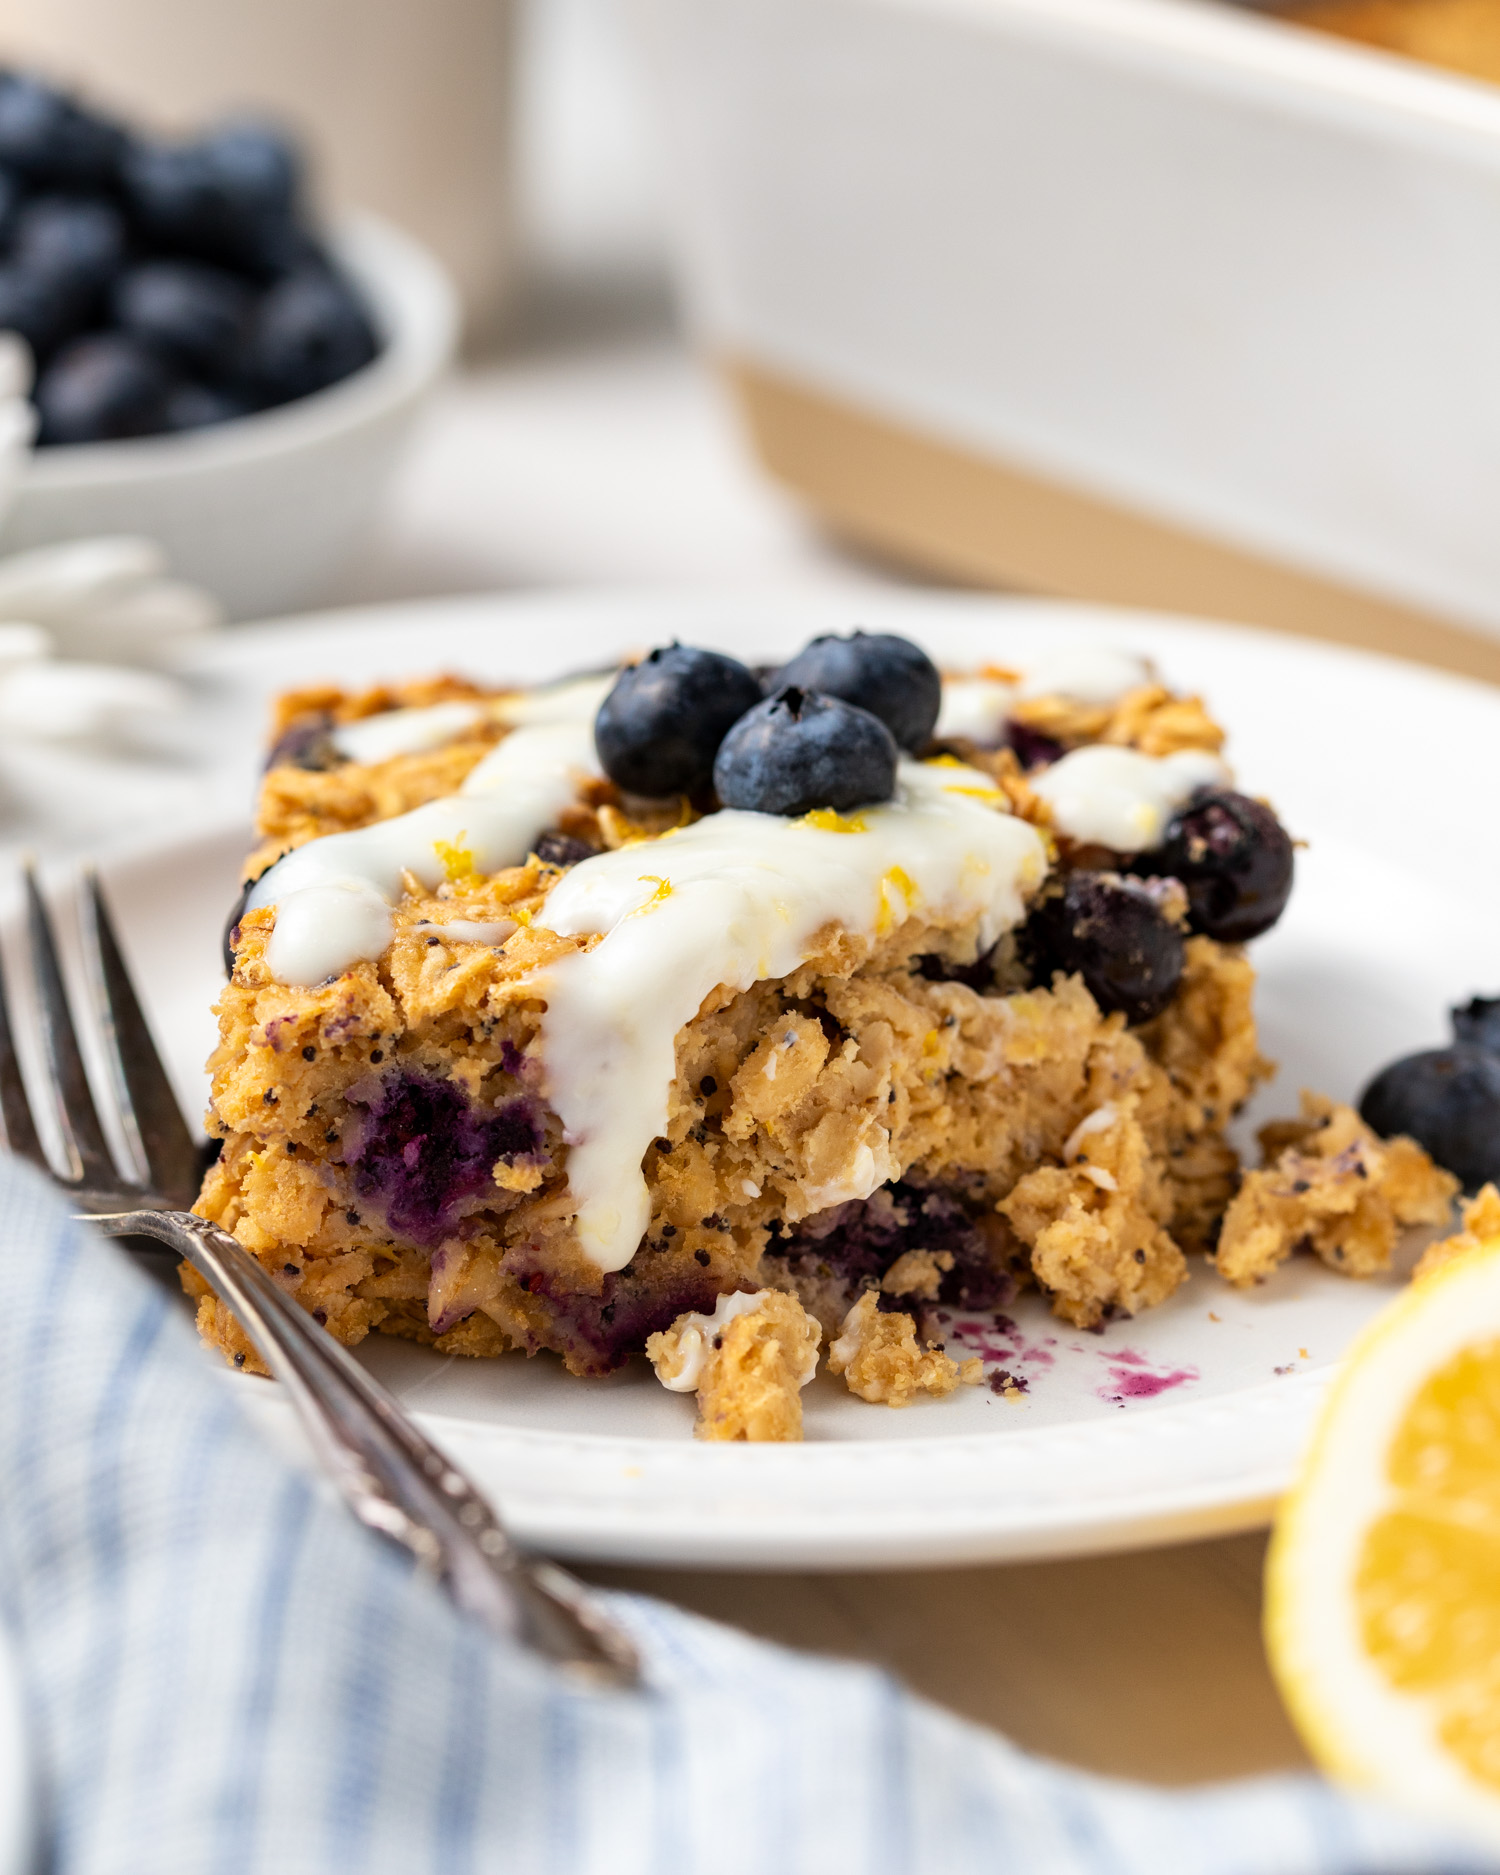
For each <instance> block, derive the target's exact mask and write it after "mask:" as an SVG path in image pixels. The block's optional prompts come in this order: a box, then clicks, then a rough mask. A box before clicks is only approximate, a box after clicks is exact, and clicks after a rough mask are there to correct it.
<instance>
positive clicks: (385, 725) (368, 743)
mask: <svg viewBox="0 0 1500 1875" xmlns="http://www.w3.org/2000/svg"><path fill="white" fill-rule="evenodd" d="M488 713H489V712H488V710H487V709H486V707H485V705H484V704H483V703H478V702H472V703H471V702H468V701H462V702H453V703H432V704H428V705H427V706H426V707H425V708H423V709H417V710H382V711H381V713H380V714H379V715H378V716H362V717H360V719H359V721H358V722H354V723H340V724H339V726H338V727H337V728H336V729H334V730H333V731H331V732H330V734H329V737H328V740H329V741H330V742H331V743H332V744H333V746H334V748H336V749H337V750H338V752H339V754H340V755H342V756H345V757H346V758H347V759H348V760H349V761H351V762H388V761H389V760H390V759H391V757H392V756H393V755H422V754H425V753H426V751H427V750H428V749H440V748H441V747H442V746H443V744H444V743H445V742H452V741H453V740H454V739H455V738H456V737H458V736H461V735H462V734H463V733H464V731H465V730H466V729H473V728H476V727H477V726H478V725H479V724H480V723H482V722H483V721H484V720H485V717H486V716H487V715H488Z"/></svg>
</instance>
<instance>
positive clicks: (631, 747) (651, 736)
mask: <svg viewBox="0 0 1500 1875" xmlns="http://www.w3.org/2000/svg"><path fill="white" fill-rule="evenodd" d="M759 701H760V685H759V684H758V683H757V682H756V680H755V678H754V676H753V675H752V674H751V672H749V671H748V670H746V668H745V666H744V665H743V664H741V663H740V662H739V661H738V659H736V658H731V657H725V656H724V654H723V653H722V652H720V651H704V650H701V649H700V648H699V647H698V646H696V645H681V644H670V645H659V646H658V647H657V648H656V650H654V651H652V652H650V653H648V654H647V656H645V657H644V658H642V659H641V661H640V663H639V664H631V665H628V666H627V667H626V668H625V669H624V670H623V671H621V672H620V675H619V677H618V678H617V679H616V680H615V686H614V688H613V689H612V690H611V691H610V693H609V695H608V696H607V697H606V698H605V699H604V702H603V703H602V704H601V705H600V708H599V714H598V715H597V716H596V717H595V719H594V746H595V748H596V750H597V751H598V755H599V761H600V764H601V766H602V767H603V769H604V772H605V774H606V775H608V776H609V778H610V780H611V781H612V782H614V783H615V785H616V787H620V788H624V789H625V791H626V792H627V793H629V794H643V795H648V796H652V797H656V798H661V797H663V796H666V795H671V794H692V793H694V792H695V791H696V790H697V789H699V788H701V787H703V786H704V785H705V784H706V783H707V781H708V779H709V777H710V776H711V775H712V773H713V767H714V757H715V756H716V755H717V754H718V751H719V744H720V743H721V742H722V741H723V739H724V736H725V733H726V731H727V730H728V729H729V728H730V726H731V724H733V723H734V722H736V721H737V720H738V719H739V718H740V717H741V716H743V715H744V713H745V711H746V710H748V709H750V708H751V707H752V706H753V705H754V704H756V703H758V702H759Z"/></svg>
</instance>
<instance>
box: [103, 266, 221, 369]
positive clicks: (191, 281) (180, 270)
mask: <svg viewBox="0 0 1500 1875" xmlns="http://www.w3.org/2000/svg"><path fill="white" fill-rule="evenodd" d="M252 298H253V296H252V294H251V291H250V288H249V287H247V286H246V285H245V283H244V281H243V280H239V279H237V278H236V277H235V276H234V275H233V274H232V273H226V272H225V271H224V269H223V268H220V267H210V266H208V265H206V264H205V263H204V262H202V261H191V260H151V261H146V262H144V263H143V264H142V265H141V266H139V267H132V268H130V269H129V270H128V271H127V272H126V273H124V274H122V275H121V276H120V279H119V280H118V281H117V282H116V285H115V291H114V298H113V307H114V316H115V324H116V325H117V326H118V327H119V329H120V330H121V331H122V332H130V333H133V334H134V335H135V337H136V338H138V339H142V340H144V341H145V343H147V344H148V345H151V346H153V347H154V348H155V349H156V350H157V351H160V352H161V353H162V354H163V355H164V356H166V357H167V358H170V359H172V360H173V361H175V362H176V363H178V364H180V365H181V366H182V367H183V368H184V369H185V370H187V371H193V372H201V373H203V374H204V375H206V376H207V377H210V378H221V379H222V378H229V377H232V376H233V375H234V374H235V373H236V372H237V371H238V370H239V369H240V367H241V365H242V364H243V361H244V349H245V335H246V331H247V329H248V325H249V319H250V311H251V304H252Z"/></svg>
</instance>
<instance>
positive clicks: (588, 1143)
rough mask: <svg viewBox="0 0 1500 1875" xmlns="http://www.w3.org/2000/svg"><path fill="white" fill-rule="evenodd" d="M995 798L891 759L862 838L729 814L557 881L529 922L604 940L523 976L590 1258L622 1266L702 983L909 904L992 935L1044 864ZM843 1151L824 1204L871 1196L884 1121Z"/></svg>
mask: <svg viewBox="0 0 1500 1875" xmlns="http://www.w3.org/2000/svg"><path fill="white" fill-rule="evenodd" d="M997 808H1003V797H1000V796H998V795H997V792H996V790H995V788H994V786H993V784H992V782H991V781H990V779H989V777H988V776H986V775H983V774H981V773H979V772H978V771H977V770H975V769H971V768H964V767H961V766H959V765H957V764H952V765H939V764H928V763H921V762H914V761H910V760H903V761H902V763H901V768H900V776H899V781H898V786H897V795H896V799H895V800H893V801H891V802H889V803H888V804H886V805H884V806H881V807H873V808H867V809H864V810H862V811H861V812H860V814H859V815H858V817H857V824H858V825H859V827H860V829H861V830H860V831H850V832H843V831H834V830H830V829H828V828H825V827H819V826H816V825H813V824H811V822H810V821H806V820H804V821H786V820H783V819H780V818H779V817H777V816H775V815H771V814H753V813H744V812H739V811H735V810H726V811H724V812H722V813H718V814H714V815H710V816H709V817H708V818H707V819H705V820H700V821H697V822H695V823H694V824H693V825H692V826H690V827H684V828H682V829H680V830H679V831H677V832H675V833H671V834H668V835H666V836H665V837H664V838H662V839H659V840H655V841H652V842H650V843H648V844H642V845H638V846H631V847H625V848H622V849H620V850H619V851H617V852H613V853H603V854H599V855H598V856H596V857H595V858H593V859H588V860H584V861H583V862H582V863H581V864H579V865H577V866H575V867H574V868H573V869H572V870H571V871H570V872H569V873H568V874H566V875H565V876H564V878H563V879H561V880H560V881H559V883H558V884H557V885H556V886H555V887H554V888H553V890H552V892H551V894H550V896H549V897H548V899H547V901H546V904H545V905H544V907H543V908H542V911H541V912H540V913H539V914H538V917H537V921H536V922H537V923H538V924H539V925H542V926H545V927H547V928H548V929H550V930H553V931H557V932H559V933H561V934H563V935H571V936H579V935H586V934H595V933H597V934H600V935H601V937H602V940H603V941H602V942H601V943H599V944H597V945H595V946H594V947H593V948H592V949H591V950H588V951H585V952H578V953H575V954H574V955H573V956H571V957H567V958H564V959H562V960H561V961H559V962H558V963H556V964H554V965H552V966H550V967H549V968H548V969H547V970H546V971H545V972H544V973H542V975H541V977H540V979H539V982H538V988H539V990H540V991H541V992H542V993H543V994H544V995H545V996H546V998H547V1012H546V1015H545V1016H544V1018H543V1051H542V1058H543V1060H544V1062H545V1063H546V1070H547V1075H548V1098H549V1100H550V1102H551V1104H552V1106H553V1108H554V1110H555V1111H556V1113H557V1114H558V1116H559V1118H560V1119H561V1121H562V1123H563V1128H564V1132H565V1136H566V1138H567V1139H568V1142H569V1145H570V1148H571V1150H570V1153H569V1158H568V1181H569V1184H570V1186H571V1188H572V1196H573V1200H574V1202H575V1203H576V1204H577V1206H578V1217H577V1226H576V1228H577V1232H578V1237H579V1241H580V1243H581V1245H582V1247H583V1249H584V1250H585V1252H586V1253H587V1254H588V1255H589V1256H590V1257H591V1258H592V1259H593V1260H594V1262H596V1263H597V1264H598V1265H599V1267H600V1268H601V1269H605V1270H614V1269H621V1268H623V1267H624V1266H625V1264H627V1263H628V1262H629V1261H630V1259H631V1257H632V1256H634V1254H635V1251H636V1247H637V1245H638V1244H639V1243H640V1241H641V1238H642V1236H643V1235H644V1233H645V1230H646V1226H647V1223H648V1221H649V1217H650V1203H649V1199H648V1196H647V1191H646V1183H645V1179H644V1177H643V1175H642V1171H641V1161H642V1159H643V1157H644V1155H645V1152H646V1148H647V1147H648V1146H649V1145H650V1143H651V1141H652V1139H653V1138H655V1137H657V1136H658V1135H659V1134H662V1133H664V1132H666V1130H667V1124H668V1120H667V1108H668V1102H669V1098H670V1093H671V1088H672V1083H673V1080H674V1077H675V1074H676V1039H677V1034H678V1031H679V1030H680V1029H682V1028H683V1027H684V1025H685V1024H687V1023H688V1022H690V1021H691V1020H692V1019H693V1017H694V1016H695V1015H696V1014H697V1013H698V1010H699V1008H700V1006H701V1005H702V1003H703V1001H704V999H705V998H706V997H707V996H708V995H709V994H710V992H711V991H713V990H715V989H717V988H718V987H719V986H721V985H726V986H727V987H728V988H729V989H731V990H745V989H749V988H750V986H751V985H752V984H754V983H756V982H759V981H760V980H762V979H763V978H774V977H782V976H786V975H788V974H789V973H790V972H791V971H793V970H795V969H796V968H797V967H798V965H799V964H801V963H802V962H803V961H804V960H805V958H806V957H807V956H808V954H809V951H810V949H811V946H812V942H813V940H814V938H815V937H816V935H817V933H818V932H819V931H821V930H823V929H824V928H825V927H827V926H829V925H835V924H836V925H840V926H842V927H844V928H845V929H847V930H849V931H851V932H853V933H855V934H856V935H859V936H867V937H868V936H872V935H875V934H877V933H878V932H880V931H882V930H888V929H891V928H892V927H893V926H895V925H898V924H901V923H904V922H905V920H906V919H907V918H908V917H909V916H911V915H912V914H913V913H914V912H920V913H922V914H924V915H931V916H935V917H938V918H942V919H945V920H958V919H965V918H969V917H974V918H976V919H977V920H978V924H979V941H980V944H981V946H987V945H989V944H991V943H993V942H994V940H995V939H996V938H997V937H998V936H999V935H1000V933H1001V932H1002V931H1004V930H1006V929H1008V928H1009V927H1010V926H1011V925H1013V924H1015V923H1017V922H1018V921H1019V920H1020V919H1021V917H1022V916H1023V915H1024V909H1025V907H1024V894H1025V893H1026V892H1027V891H1028V890H1030V889H1031V888H1033V887H1035V886H1036V885H1038V884H1039V883H1040V882H1041V879H1042V877H1043V874H1044V873H1045V870H1046V852H1045V848H1044V846H1043V843H1042V841H1041V839H1040V837H1039V836H1038V834H1037V832H1036V830H1035V829H1034V828H1032V827H1031V826H1029V825H1027V824H1026V823H1025V822H1024V821H1020V820H1017V819H1014V818H1013V817H1011V816H1010V815H1009V814H1007V813H1005V812H1003V811H996V810H997ZM857 1156H858V1160H859V1164H858V1166H857V1168H856V1170H857V1171H858V1173H859V1176H858V1178H856V1179H854V1180H853V1181H851V1183H850V1184H849V1185H848V1186H846V1187H840V1189H839V1191H838V1192H837V1193H836V1194H829V1195H825V1196H824V1197H823V1198H822V1202H824V1203H829V1204H831V1203H835V1202H837V1201H838V1200H839V1199H842V1198H846V1197H868V1196H869V1193H870V1192H871V1191H873V1190H874V1189H875V1188H876V1186H878V1185H879V1184H881V1183H883V1182H884V1180H885V1179H886V1178H888V1177H890V1176H891V1175H892V1170H893V1168H892V1165H891V1161H890V1154H889V1135H888V1133H887V1132H886V1130H885V1129H884V1128H883V1127H879V1126H876V1127H875V1128H874V1129H873V1136H872V1137H871V1138H870V1139H868V1140H867V1141H866V1142H865V1143H864V1145H863V1147H862V1148H861V1151H860V1153H859V1154H858V1155H857Z"/></svg>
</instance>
